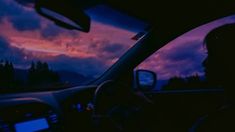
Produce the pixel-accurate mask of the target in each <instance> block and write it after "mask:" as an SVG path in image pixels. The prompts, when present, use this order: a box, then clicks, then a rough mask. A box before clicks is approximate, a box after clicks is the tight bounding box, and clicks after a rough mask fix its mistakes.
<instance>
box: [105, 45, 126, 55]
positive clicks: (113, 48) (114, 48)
mask: <svg viewBox="0 0 235 132" xmlns="http://www.w3.org/2000/svg"><path fill="white" fill-rule="evenodd" d="M123 48H124V46H123V45H122V44H111V45H107V44H104V47H103V48H102V50H103V51H104V52H109V53H115V52H117V53H119V52H120V51H122V50H123Z"/></svg>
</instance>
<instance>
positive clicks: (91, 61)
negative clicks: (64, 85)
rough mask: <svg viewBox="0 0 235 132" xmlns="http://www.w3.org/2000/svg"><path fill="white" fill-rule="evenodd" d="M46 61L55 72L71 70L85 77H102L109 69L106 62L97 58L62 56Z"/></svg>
mask: <svg viewBox="0 0 235 132" xmlns="http://www.w3.org/2000/svg"><path fill="white" fill-rule="evenodd" d="M46 61H47V62H48V63H49V64H50V66H51V67H52V68H53V69H55V70H71V71H76V72H78V73H80V74H83V75H85V76H96V75H100V74H102V72H103V71H105V70H106V69H107V68H108V66H106V65H105V64H104V62H102V61H100V60H97V59H96V58H76V57H68V56H65V55H60V56H57V57H55V58H53V59H50V60H46Z"/></svg>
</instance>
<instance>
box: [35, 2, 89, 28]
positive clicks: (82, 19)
mask: <svg viewBox="0 0 235 132" xmlns="http://www.w3.org/2000/svg"><path fill="white" fill-rule="evenodd" d="M77 6H78V5H77ZM77 6H76V5H73V4H71V3H70V2H67V1H66V0H37V1H36V3H35V10H36V11H37V12H38V13H39V14H40V15H42V16H43V17H46V18H47V19H50V20H51V21H54V23H55V24H57V25H58V26H61V27H64V28H67V29H76V30H80V31H83V32H89V30H90V17H89V16H88V15H86V14H85V13H84V11H83V10H82V9H80V8H79V7H77Z"/></svg>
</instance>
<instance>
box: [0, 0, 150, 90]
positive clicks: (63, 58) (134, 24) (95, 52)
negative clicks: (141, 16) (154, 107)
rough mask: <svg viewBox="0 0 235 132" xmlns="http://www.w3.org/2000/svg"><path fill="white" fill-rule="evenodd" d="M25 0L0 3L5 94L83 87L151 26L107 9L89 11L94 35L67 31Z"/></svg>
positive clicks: (1, 77)
mask: <svg viewBox="0 0 235 132" xmlns="http://www.w3.org/2000/svg"><path fill="white" fill-rule="evenodd" d="M19 1H21V0H17V1H15V0H1V1H0V29H1V30H0V72H1V73H0V81H1V82H0V90H1V92H16V91H17V92H21V91H28V90H29V91H32V90H47V89H55V88H65V87H71V86H77V85H83V84H85V83H87V82H89V81H91V80H94V79H96V78H98V77H99V76H100V75H101V74H102V73H104V71H106V70H107V69H108V68H109V67H110V66H111V65H112V64H114V63H115V62H116V61H117V60H118V59H119V57H120V56H121V55H123V54H124V53H125V52H126V51H127V50H128V49H129V48H130V47H132V46H133V45H134V44H135V43H136V41H137V40H138V38H136V37H135V35H136V34H137V33H139V32H141V31H142V30H144V29H145V28H146V27H147V24H146V23H144V22H142V21H140V20H137V19H135V18H133V17H129V16H127V15H125V14H123V13H120V12H118V11H116V10H114V9H112V8H110V7H107V6H105V5H98V6H95V7H93V8H89V9H87V10H85V13H86V14H88V15H89V16H90V17H91V30H90V32H89V33H83V32H79V31H76V30H67V29H64V28H61V27H59V26H57V25H55V24H54V23H53V22H52V21H49V20H47V19H45V18H44V17H41V16H39V15H38V14H37V13H36V12H35V10H34V9H33V8H30V6H23V5H24V4H25V3H24V2H19Z"/></svg>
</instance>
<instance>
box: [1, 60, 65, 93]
mask: <svg viewBox="0 0 235 132" xmlns="http://www.w3.org/2000/svg"><path fill="white" fill-rule="evenodd" d="M24 74H26V79H25V80H24V79H20V77H17V75H16V69H15V68H14V66H13V64H12V62H9V61H8V60H6V61H0V92H1V93H4V92H18V91H19V92H21V91H25V90H42V89H48V88H55V87H57V85H60V84H61V81H60V76H59V75H58V73H56V72H54V71H53V70H51V69H50V68H49V66H48V64H47V63H46V62H41V61H37V62H36V63H35V62H32V63H31V66H30V68H29V69H27V70H26V72H25V73H24Z"/></svg>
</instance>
